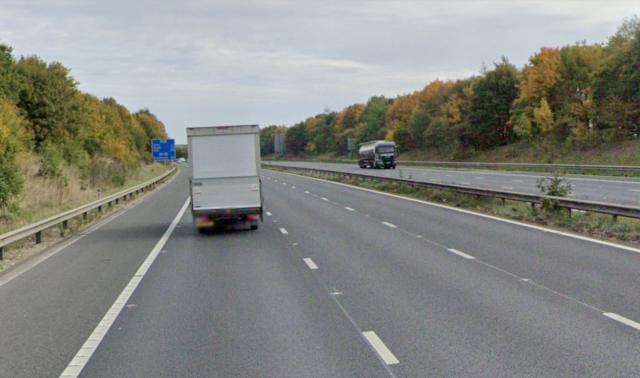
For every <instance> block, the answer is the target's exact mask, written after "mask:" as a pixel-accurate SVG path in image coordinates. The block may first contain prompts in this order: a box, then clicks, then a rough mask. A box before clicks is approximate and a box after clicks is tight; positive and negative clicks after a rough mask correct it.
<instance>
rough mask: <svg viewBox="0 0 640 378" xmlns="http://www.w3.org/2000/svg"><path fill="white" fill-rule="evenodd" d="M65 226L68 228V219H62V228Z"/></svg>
mask: <svg viewBox="0 0 640 378" xmlns="http://www.w3.org/2000/svg"><path fill="white" fill-rule="evenodd" d="M67 228H69V221H68V220H65V221H62V229H63V230H66V229H67Z"/></svg>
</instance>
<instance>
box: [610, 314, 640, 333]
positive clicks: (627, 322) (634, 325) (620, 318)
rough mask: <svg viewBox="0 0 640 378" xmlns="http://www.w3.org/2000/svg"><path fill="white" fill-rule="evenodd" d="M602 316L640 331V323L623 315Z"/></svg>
mask: <svg viewBox="0 0 640 378" xmlns="http://www.w3.org/2000/svg"><path fill="white" fill-rule="evenodd" d="M602 315H604V316H606V317H607V318H610V319H613V320H615V321H618V322H620V323H622V324H625V325H628V326H629V327H632V328H635V329H637V330H638V331H640V323H638V322H634V321H633V320H631V319H627V318H625V317H624V316H622V315H618V314H616V313H615V312H603V313H602Z"/></svg>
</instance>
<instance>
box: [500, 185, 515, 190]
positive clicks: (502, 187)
mask: <svg viewBox="0 0 640 378" xmlns="http://www.w3.org/2000/svg"><path fill="white" fill-rule="evenodd" d="M500 189H505V190H513V186H501V187H500Z"/></svg>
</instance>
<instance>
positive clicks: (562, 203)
mask: <svg viewBox="0 0 640 378" xmlns="http://www.w3.org/2000/svg"><path fill="white" fill-rule="evenodd" d="M263 165H265V166H267V167H269V168H281V169H284V170H288V171H298V172H308V173H315V174H320V175H323V174H324V175H329V176H331V177H342V178H356V179H360V180H368V181H374V180H375V181H380V182H389V183H396V184H405V185H409V186H412V187H422V188H429V189H439V190H450V191H454V192H457V193H463V194H470V195H475V196H480V197H492V198H500V199H502V200H511V201H518V202H528V203H531V205H532V206H535V205H536V204H540V203H542V202H543V201H544V200H551V201H553V202H554V203H556V204H557V206H558V207H561V208H564V209H567V211H569V214H571V210H580V211H589V212H594V213H601V214H608V215H612V216H613V217H614V219H617V217H618V216H622V217H628V218H635V219H640V207H633V206H626V205H618V204H611V203H603V202H595V201H587V200H578V199H570V198H566V197H554V196H545V195H537V194H530V193H521V192H509V191H502V190H492V189H483V188H477V187H472V186H465V185H456V184H439V183H433V182H425V181H416V180H410V179H403V178H395V177H381V176H374V175H368V174H361V173H351V172H341V171H332V170H328V169H316V168H301V167H293V166H284V165H279V164H278V165H275V164H269V163H264V162H263Z"/></svg>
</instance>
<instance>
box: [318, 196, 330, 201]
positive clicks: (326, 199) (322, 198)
mask: <svg viewBox="0 0 640 378" xmlns="http://www.w3.org/2000/svg"><path fill="white" fill-rule="evenodd" d="M320 199H321V200H323V201H328V200H329V199H328V198H326V197H321V198H320Z"/></svg>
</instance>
